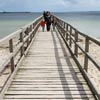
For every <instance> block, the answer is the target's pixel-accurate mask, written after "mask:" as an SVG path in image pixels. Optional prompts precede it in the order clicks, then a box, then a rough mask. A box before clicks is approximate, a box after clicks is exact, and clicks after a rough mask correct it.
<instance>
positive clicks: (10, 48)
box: [9, 39, 15, 72]
mask: <svg viewBox="0 0 100 100" xmlns="http://www.w3.org/2000/svg"><path fill="white" fill-rule="evenodd" d="M9 51H10V53H13V40H12V39H10V40H9ZM10 62H11V72H13V71H14V68H15V65H14V57H12V58H11V59H10Z"/></svg>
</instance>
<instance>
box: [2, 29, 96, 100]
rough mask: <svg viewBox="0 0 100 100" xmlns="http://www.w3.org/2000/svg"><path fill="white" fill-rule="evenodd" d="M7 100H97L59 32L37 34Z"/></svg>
mask: <svg viewBox="0 0 100 100" xmlns="http://www.w3.org/2000/svg"><path fill="white" fill-rule="evenodd" d="M3 99H4V100H57V99H58V100H95V98H94V96H93V94H92V92H91V91H90V89H89V87H88V85H87V83H86V81H85V79H84V78H83V76H82V74H81V72H80V70H79V69H78V67H77V65H76V64H75V62H74V61H73V59H72V57H71V55H70V53H69V52H68V50H67V48H66V47H65V44H64V42H63V40H62V38H61V37H60V35H59V34H58V32H57V31H56V32H52V31H51V32H38V33H37V35H36V38H35V40H34V42H33V44H32V46H31V48H30V50H29V52H28V54H27V55H26V56H25V59H24V60H23V61H22V63H21V65H20V67H19V69H18V71H17V73H16V75H15V77H14V78H13V80H12V82H11V85H10V87H9V88H8V90H7V91H6V93H5V95H4V98H3Z"/></svg>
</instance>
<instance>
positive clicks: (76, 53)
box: [74, 30, 78, 57]
mask: <svg viewBox="0 0 100 100" xmlns="http://www.w3.org/2000/svg"><path fill="white" fill-rule="evenodd" d="M77 42H78V32H77V30H75V51H74V52H75V55H76V57H78V46H77V44H76V43H77Z"/></svg>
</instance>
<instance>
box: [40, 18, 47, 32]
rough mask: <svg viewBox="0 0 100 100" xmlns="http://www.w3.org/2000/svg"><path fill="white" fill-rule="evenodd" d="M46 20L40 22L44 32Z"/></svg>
mask: <svg viewBox="0 0 100 100" xmlns="http://www.w3.org/2000/svg"><path fill="white" fill-rule="evenodd" d="M45 24H46V23H45V20H44V19H43V20H42V21H41V23H40V25H41V27H42V32H44V29H45Z"/></svg>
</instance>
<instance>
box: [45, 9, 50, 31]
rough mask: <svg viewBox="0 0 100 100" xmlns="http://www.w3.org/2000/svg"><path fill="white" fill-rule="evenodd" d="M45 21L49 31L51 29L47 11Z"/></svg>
mask: <svg viewBox="0 0 100 100" xmlns="http://www.w3.org/2000/svg"><path fill="white" fill-rule="evenodd" d="M45 21H46V27H47V31H50V28H51V14H50V12H48V11H47V12H46V16H45Z"/></svg>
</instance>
